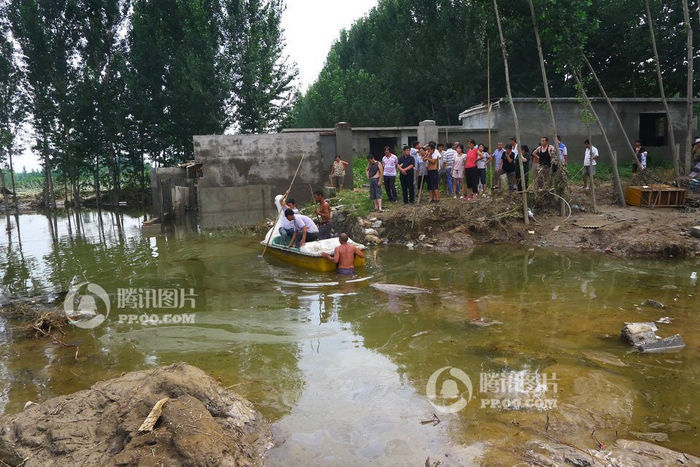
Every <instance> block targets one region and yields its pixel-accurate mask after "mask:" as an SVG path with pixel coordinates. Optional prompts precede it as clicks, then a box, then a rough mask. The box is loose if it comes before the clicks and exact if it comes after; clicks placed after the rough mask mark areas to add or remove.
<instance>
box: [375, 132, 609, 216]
mask: <svg viewBox="0 0 700 467" xmlns="http://www.w3.org/2000/svg"><path fill="white" fill-rule="evenodd" d="M597 158H598V150H597V149H596V148H595V147H594V146H591V145H590V144H588V142H586V157H585V161H584V165H585V166H588V167H589V169H588V170H586V171H585V172H586V175H589V174H590V173H592V172H593V170H594V168H593V167H594V166H595V164H596V159H597ZM367 159H368V161H369V162H368V164H367V168H366V171H365V172H366V175H367V178H368V179H369V195H370V199H371V200H373V202H374V208H375V210H377V211H381V210H382V185H383V186H384V190H385V191H386V194H387V198H388V200H389V201H391V202H396V201H398V194H397V190H396V185H397V183H396V177H397V176H398V177H399V184H400V186H401V195H402V198H403V202H404V204H410V203H414V202H416V201H417V200H420V199H421V198H423V199H424V198H425V197H427V198H428V199H429V202H430V203H437V202H439V201H440V185H442V187H443V189H444V192H446V193H447V195H448V196H451V197H453V198H455V199H457V198H459V199H464V200H469V201H471V200H475V199H476V198H477V196H479V195H480V194H481V195H485V194H486V192H487V190H488V188H489V185H491V187H490V188H491V189H493V190H498V189H500V188H501V187H507V189H510V190H518V189H519V188H520V189H522V188H525V189H526V188H527V187H528V184H529V172H530V165H531V164H532V165H533V169H535V170H536V171H537V172H538V173H541V172H542V173H544V172H548V173H549V174H551V173H552V172H554V171H556V166H557V164H553V163H552V161H553V160H559V162H560V163H561V164H563V165H566V164H567V162H568V150H567V147H566V145H565V144H564V143H563V142H562V141H561V139H560V138H557V148H555V147H554V146H553V145H552V144H550V143H549V140H548V138H547V137H542V138H541V139H540V145H539V146H537V148H535V150H533V151H530V148H529V147H528V146H527V145H525V144H523V145H522V146H521V145H518V143H517V141H516V140H515V138H511V139H510V141H509V142H508V143H507V144H505V145H504V144H503V142H498V144H497V146H496V148H495V149H494V150H493V151H491V152H489V148H488V147H487V146H485V145H484V144H477V142H476V141H474V140H473V139H470V140H468V141H467V143H466V146H465V145H464V144H463V143H461V142H459V141H455V142H454V143H452V145H451V146H450V147H449V148H447V149H446V145H445V144H442V143H435V142H433V141H431V142H429V143H427V144H421V143H419V142H416V143H414V145H413V147H410V146H404V147H403V151H402V153H401V156H400V157H397V156H396V155H395V154H393V153H392V152H391V148H390V147H388V146H387V147H385V148H384V155H383V156H382V158H381V159H380V158H377V157H375V156H374V155H372V154H370V155H369V156H368V158H367ZM520 162H522V171H521V169H520ZM489 167H490V168H491V170H492V175H491V178H492V179H493V180H487V173H488V172H487V168H489ZM550 177H551V175H548V174H547V173H544V174H543V178H544V179H545V180H546V179H547V178H550ZM584 180H585V179H584ZM585 183H586V182H585V181H584V184H585Z"/></svg>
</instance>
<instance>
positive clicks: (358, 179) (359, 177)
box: [352, 157, 367, 188]
mask: <svg viewBox="0 0 700 467" xmlns="http://www.w3.org/2000/svg"><path fill="white" fill-rule="evenodd" d="M366 168H367V159H365V158H364V157H356V158H354V159H353V160H352V179H353V181H354V182H355V188H360V187H361V186H362V185H364V184H365V183H367V175H366V174H365V169H366Z"/></svg>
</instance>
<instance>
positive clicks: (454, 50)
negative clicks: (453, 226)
mask: <svg viewBox="0 0 700 467" xmlns="http://www.w3.org/2000/svg"><path fill="white" fill-rule="evenodd" d="M534 3H535V11H536V13H537V15H538V19H537V22H538V27H539V29H540V34H541V38H542V47H543V54H544V58H545V63H546V64H547V67H548V70H547V75H548V80H549V83H548V84H549V87H550V91H551V94H552V96H553V97H570V96H572V95H575V89H574V84H573V79H572V78H571V75H570V72H571V71H572V70H575V69H578V68H579V64H580V58H579V57H580V55H581V52H585V53H586V55H587V56H588V57H589V59H590V60H591V62H592V64H593V66H594V67H595V68H596V70H597V71H598V73H599V76H600V77H601V80H602V81H603V82H604V83H605V86H606V89H607V90H608V92H609V94H610V95H612V96H621V97H627V96H636V97H655V96H657V95H658V87H657V85H656V78H655V75H654V73H655V71H654V64H653V61H650V60H649V59H650V58H652V57H653V53H652V51H651V44H650V43H649V40H648V31H647V30H646V27H647V26H646V24H645V23H644V16H645V8H644V1H643V0H615V1H613V0H571V1H568V0H535V1H534ZM690 3H691V5H690V7H691V9H696V8H697V7H698V3H699V2H698V0H692V1H691V2H690ZM654 4H655V5H654V7H653V10H654V12H655V15H657V16H656V17H655V18H654V21H655V25H656V26H657V30H658V34H659V42H660V43H663V44H664V47H663V50H662V61H663V62H664V63H663V64H662V70H663V72H664V82H665V83H666V86H667V87H668V89H669V92H668V94H669V95H670V96H674V95H679V94H684V92H685V84H684V83H685V71H686V69H685V67H684V66H682V64H683V63H684V57H685V34H684V30H683V18H682V16H683V15H682V11H681V8H680V5H679V3H678V2H670V1H668V0H656V1H655V2H654ZM499 11H500V14H501V16H502V21H503V25H504V34H505V37H506V42H507V43H508V44H507V46H508V53H509V55H510V58H511V62H512V65H511V70H510V71H511V83H512V85H513V94H514V96H521V97H522V96H525V97H531V96H533V95H534V96H542V95H543V87H542V86H543V85H542V80H541V76H540V73H538V57H537V52H536V50H537V49H536V47H535V39H534V34H532V23H531V21H529V20H528V19H529V18H530V11H529V6H528V4H527V2H501V4H500V5H499ZM693 11H695V10H693ZM696 18H697V16H695V19H696ZM497 36H498V33H497V32H496V27H495V16H494V13H493V3H492V1H487V0H419V1H416V0H380V1H379V4H378V6H377V7H376V8H374V9H373V10H372V11H371V12H370V13H369V14H368V16H367V17H365V18H362V19H360V20H358V21H357V22H356V23H355V24H354V25H353V26H352V27H351V28H350V29H349V30H347V31H342V32H341V35H340V38H339V40H338V41H337V42H336V43H335V44H334V45H333V46H332V48H331V51H330V53H329V54H328V57H327V59H326V64H325V66H324V69H323V71H322V72H321V73H320V75H319V78H318V80H317V81H316V82H315V83H314V84H313V85H312V86H311V87H310V88H309V90H308V91H307V92H306V94H305V95H304V96H303V97H302V98H301V99H300V100H299V101H298V102H297V106H296V109H295V115H296V121H295V123H294V126H296V127H319V126H321V127H328V126H332V125H333V124H334V123H336V122H338V121H348V122H350V123H351V124H352V125H353V126H367V125H381V126H392V125H415V124H416V123H417V122H419V121H420V120H424V119H427V118H429V119H433V120H436V121H437V122H438V123H439V124H456V123H458V122H457V121H456V119H457V116H458V114H459V112H461V111H462V110H464V109H466V108H468V107H470V106H472V105H475V104H477V103H479V102H484V101H485V100H486V97H487V93H486V65H487V63H486V58H487V53H486V52H487V45H489V46H490V50H491V78H492V79H491V87H492V89H491V95H492V97H494V98H495V97H502V96H504V95H505V81H504V73H503V63H502V60H500V59H499V58H500V54H499V50H500V48H499V46H498V42H497ZM694 36H695V41H696V43H697V45H696V49H697V48H698V45H700V38H699V36H700V34H696V35H694ZM697 76H698V74H696V80H697V81H700V79H698V78H697ZM594 95H595V94H594ZM377 107H379V108H380V109H381V111H379V112H377V111H376V110H375V109H376V108H377ZM364 109H367V111H364Z"/></svg>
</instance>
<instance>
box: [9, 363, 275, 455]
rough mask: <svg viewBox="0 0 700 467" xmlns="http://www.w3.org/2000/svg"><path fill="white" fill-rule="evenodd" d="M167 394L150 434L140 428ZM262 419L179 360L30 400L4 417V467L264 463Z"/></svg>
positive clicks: (266, 435) (266, 441)
mask: <svg viewBox="0 0 700 467" xmlns="http://www.w3.org/2000/svg"><path fill="white" fill-rule="evenodd" d="M166 397H168V398H169V399H168V400H167V402H165V404H164V405H163V406H162V414H161V415H160V417H159V418H158V421H157V422H156V425H155V427H154V428H153V429H152V431H147V432H141V431H139V429H140V427H141V424H142V423H143V422H144V420H145V419H146V417H147V416H148V415H149V412H150V411H151V409H152V408H153V407H154V405H155V403H156V402H157V401H159V400H161V399H163V398H166ZM271 440H272V438H271V433H270V429H269V426H268V424H267V422H266V421H265V419H264V418H263V416H262V415H261V414H260V413H259V412H258V411H257V410H255V408H254V407H253V405H252V404H251V403H250V402H248V401H247V400H246V399H244V398H242V397H241V396H239V395H237V394H235V393H234V392H232V391H229V390H227V389H225V388H223V387H221V386H220V385H219V384H218V383H217V382H216V381H214V380H213V379H212V378H211V377H209V376H207V375H206V374H205V373H204V372H203V371H202V370H200V369H199V368H196V367H193V366H190V365H187V364H184V363H176V364H174V365H170V366H167V367H162V368H156V369H153V370H144V371H135V372H131V373H127V374H125V375H123V376H121V377H119V378H115V379H111V380H108V381H103V382H99V383H97V384H95V385H94V386H92V387H91V388H90V389H87V390H84V391H79V392H76V393H74V394H70V395H67V396H59V397H54V398H52V399H49V400H47V401H46V402H43V403H42V404H34V403H28V404H27V406H26V407H25V409H24V411H22V412H20V413H18V414H13V415H8V416H5V417H2V418H0V465H13V466H15V465H23V466H64V465H104V466H112V465H142V466H156V465H193V466H194V465H240V466H255V465H262V462H263V454H264V452H265V451H266V450H267V449H268V448H269V447H270V446H271Z"/></svg>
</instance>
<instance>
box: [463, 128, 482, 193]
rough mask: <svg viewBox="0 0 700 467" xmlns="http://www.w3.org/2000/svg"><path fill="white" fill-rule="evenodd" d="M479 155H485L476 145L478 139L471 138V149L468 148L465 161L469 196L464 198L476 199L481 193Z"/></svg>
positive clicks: (465, 175) (465, 176)
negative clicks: (477, 162) (477, 163)
mask: <svg viewBox="0 0 700 467" xmlns="http://www.w3.org/2000/svg"><path fill="white" fill-rule="evenodd" d="M479 157H483V152H481V151H480V150H479V148H477V147H476V141H474V140H473V139H470V140H469V149H468V150H467V160H466V161H465V162H464V168H465V171H464V178H465V179H466V183H467V196H466V197H465V198H464V199H467V200H473V199H476V195H477V193H479V169H478V168H477V167H476V161H477V160H478V159H479Z"/></svg>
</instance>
